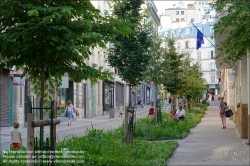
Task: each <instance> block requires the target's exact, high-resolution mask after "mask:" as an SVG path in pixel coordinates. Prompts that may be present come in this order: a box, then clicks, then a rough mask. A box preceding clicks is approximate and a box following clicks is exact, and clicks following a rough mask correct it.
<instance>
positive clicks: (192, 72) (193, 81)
mask: <svg viewBox="0 0 250 166" xmlns="http://www.w3.org/2000/svg"><path fill="white" fill-rule="evenodd" d="M187 55H188V54H187ZM181 68H182V71H183V72H182V73H181V78H182V81H183V84H182V86H181V88H180V90H179V92H178V93H179V94H181V96H182V97H185V98H186V99H187V103H189V101H190V100H191V99H196V98H200V97H201V96H202V93H203V92H204V90H205V89H206V87H205V83H206V81H205V79H204V78H202V76H203V73H202V72H201V71H200V68H199V62H197V63H194V64H191V60H190V57H189V56H186V57H185V58H184V59H182V65H181ZM182 101H183V100H182ZM182 104H184V103H182Z"/></svg>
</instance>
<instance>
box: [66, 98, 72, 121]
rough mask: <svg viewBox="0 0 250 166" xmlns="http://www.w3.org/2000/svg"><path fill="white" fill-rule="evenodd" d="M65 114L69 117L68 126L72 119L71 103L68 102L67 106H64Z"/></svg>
mask: <svg viewBox="0 0 250 166" xmlns="http://www.w3.org/2000/svg"><path fill="white" fill-rule="evenodd" d="M65 113H66V114H67V115H68V117H69V121H68V126H69V125H72V124H71V121H72V119H73V113H74V107H73V105H72V102H71V101H70V100H68V101H67V106H66V109H65Z"/></svg>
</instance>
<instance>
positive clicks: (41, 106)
mask: <svg viewBox="0 0 250 166" xmlns="http://www.w3.org/2000/svg"><path fill="white" fill-rule="evenodd" d="M40 77H41V84H40V88H41V91H40V93H41V97H40V120H43V104H44V103H43V102H44V81H45V80H44V66H42V67H41V73H40ZM43 129H44V128H43V126H40V147H41V148H43V137H44V136H43V135H44V130H43Z"/></svg>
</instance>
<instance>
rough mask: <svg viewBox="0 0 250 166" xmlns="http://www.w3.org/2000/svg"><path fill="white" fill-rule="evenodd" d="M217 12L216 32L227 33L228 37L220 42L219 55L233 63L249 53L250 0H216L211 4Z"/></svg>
mask: <svg viewBox="0 0 250 166" xmlns="http://www.w3.org/2000/svg"><path fill="white" fill-rule="evenodd" d="M211 5H212V7H213V8H214V9H215V11H216V13H217V19H218V20H217V22H216V23H215V25H214V30H215V33H220V34H223V33H227V32H229V33H228V34H229V35H228V37H227V38H226V39H225V40H224V41H222V42H221V43H220V47H219V48H218V50H219V51H220V52H219V54H217V55H216V56H217V57H223V58H224V62H226V63H228V64H230V65H233V64H234V63H235V62H236V61H237V60H240V59H241V58H242V57H244V56H246V55H247V51H249V50H250V45H249V43H250V37H249V35H250V28H249V25H250V1H249V0H216V1H214V3H212V4H211Z"/></svg>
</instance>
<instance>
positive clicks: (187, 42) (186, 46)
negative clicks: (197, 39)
mask: <svg viewBox="0 0 250 166" xmlns="http://www.w3.org/2000/svg"><path fill="white" fill-rule="evenodd" d="M185 48H186V49H188V48H189V41H185Z"/></svg>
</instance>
